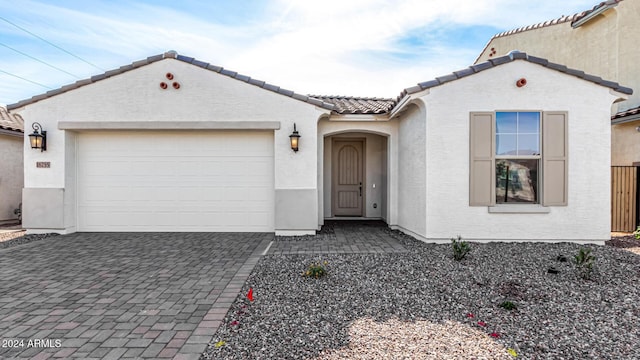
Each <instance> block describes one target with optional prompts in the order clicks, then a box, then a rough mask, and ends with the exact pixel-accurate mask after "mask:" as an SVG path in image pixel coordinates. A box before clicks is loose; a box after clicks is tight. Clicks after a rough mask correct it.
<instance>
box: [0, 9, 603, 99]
mask: <svg viewBox="0 0 640 360" xmlns="http://www.w3.org/2000/svg"><path fill="white" fill-rule="evenodd" d="M597 2H598V1H597V0H565V1H557V0H537V1H531V0H447V1H442V0H404V1H391V0H323V1H312V0H264V1H258V0H249V1H238V0H235V1H234V0H228V1H218V0H210V1H190V0H181V1H165V0H156V1H151V0H147V1H142V0H111V1H97V0H59V1H33V0H19V1H15V0H0V104H11V103H14V102H17V101H19V100H22V99H26V98H29V97H31V96H34V95H38V94H41V93H44V92H46V91H48V90H50V89H55V88H58V87H60V86H63V85H65V84H69V83H72V82H75V81H77V80H78V79H84V78H87V77H90V76H92V75H95V74H99V73H102V72H104V71H105V70H110V69H114V68H118V67H120V66H122V65H125V64H129V63H131V62H133V61H136V60H140V59H144V58H146V57H148V56H152V55H156V54H160V53H163V52H165V51H167V50H176V51H177V52H178V53H180V54H182V55H187V56H191V57H195V58H197V59H199V60H202V61H205V62H209V63H211V64H215V65H218V66H223V67H225V68H228V69H230V70H233V71H237V72H239V73H241V74H244V75H248V76H251V77H253V78H256V79H260V80H264V81H267V82H270V83H272V84H275V85H278V86H281V87H283V88H286V89H289V90H293V91H296V92H298V93H303V94H321V95H352V96H376V97H395V96H397V95H398V94H399V93H400V92H401V91H402V89H404V88H406V87H409V86H412V85H414V84H416V83H418V82H421V81H426V80H430V79H432V78H434V77H436V76H440V75H444V74H447V73H450V72H452V71H455V70H459V69H461V68H464V67H466V66H469V65H471V64H472V63H473V62H474V60H475V58H476V57H477V56H478V54H479V53H480V51H481V50H482V49H483V48H484V46H485V45H486V43H487V42H488V41H489V39H490V38H491V37H492V36H493V35H494V34H496V33H499V32H502V31H505V30H510V29H513V28H517V27H521V26H525V25H530V24H535V23H538V22H542V21H546V20H550V19H554V18H558V17H560V16H561V15H572V14H574V13H577V12H580V11H584V10H587V9H590V8H592V7H593V6H594V5H596V4H597ZM25 30H26V31H25ZM30 33H32V34H35V35H37V36H38V37H40V38H42V39H44V40H46V41H48V42H50V43H53V44H55V45H56V46H58V47H60V48H62V49H64V50H66V51H67V52H70V53H72V54H73V55H75V56H77V57H79V58H81V59H82V60H81V59H78V58H77V57H74V56H72V55H70V54H69V53H67V52H65V51H63V50H60V49H59V48H56V47H54V46H52V45H50V44H49V43H47V42H45V41H43V40H42V39H39V38H38V37H35V36H33V35H32V34H30ZM21 78H22V79H21Z"/></svg>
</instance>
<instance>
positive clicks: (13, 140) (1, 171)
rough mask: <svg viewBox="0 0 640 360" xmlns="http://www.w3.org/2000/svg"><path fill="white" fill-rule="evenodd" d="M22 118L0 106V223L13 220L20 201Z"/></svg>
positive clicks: (22, 177)
mask: <svg viewBox="0 0 640 360" xmlns="http://www.w3.org/2000/svg"><path fill="white" fill-rule="evenodd" d="M23 137H24V120H23V119H22V117H21V116H20V115H18V114H9V112H8V111H7V109H6V108H5V107H3V106H0V224H2V223H6V222H15V221H16V220H17V219H18V214H16V212H15V210H16V209H18V208H19V207H20V202H21V201H22V196H21V194H22V187H23V186H24V168H23V163H22V156H23V153H24V150H23V145H22V143H23Z"/></svg>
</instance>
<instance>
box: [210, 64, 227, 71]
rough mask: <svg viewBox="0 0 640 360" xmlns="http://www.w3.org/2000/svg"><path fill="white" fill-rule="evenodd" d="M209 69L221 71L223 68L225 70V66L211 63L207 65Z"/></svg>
mask: <svg viewBox="0 0 640 360" xmlns="http://www.w3.org/2000/svg"><path fill="white" fill-rule="evenodd" d="M207 70H211V71H215V72H217V73H219V72H221V71H222V70H224V68H222V67H220V66H215V65H211V64H209V65H208V66H207Z"/></svg>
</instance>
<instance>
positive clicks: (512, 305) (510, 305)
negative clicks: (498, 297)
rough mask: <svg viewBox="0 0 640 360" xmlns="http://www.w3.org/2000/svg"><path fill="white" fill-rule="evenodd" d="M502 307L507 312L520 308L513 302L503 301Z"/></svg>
mask: <svg viewBox="0 0 640 360" xmlns="http://www.w3.org/2000/svg"><path fill="white" fill-rule="evenodd" d="M500 307H501V308H503V309H505V310H515V309H517V308H518V307H517V306H516V304H515V303H513V302H511V301H503V302H501V303H500Z"/></svg>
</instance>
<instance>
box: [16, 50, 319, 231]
mask: <svg viewBox="0 0 640 360" xmlns="http://www.w3.org/2000/svg"><path fill="white" fill-rule="evenodd" d="M167 72H171V73H172V74H173V75H174V79H173V81H177V82H179V83H180V85H181V86H180V89H179V90H175V89H173V88H172V87H171V86H170V87H169V88H168V89H166V90H162V89H161V88H160V86H159V83H160V82H161V81H166V78H165V74H166V73H167ZM284 109H286V111H285V110H284ZM13 111H15V112H18V113H20V114H21V115H22V116H23V117H24V118H25V119H27V122H28V123H29V124H25V127H26V128H28V127H30V123H32V122H34V121H37V122H39V123H41V124H42V126H43V128H44V130H47V131H48V133H47V138H48V144H47V147H48V149H47V151H45V152H43V153H40V152H39V151H35V150H31V149H28V148H26V145H25V149H24V150H25V179H26V182H25V187H28V188H65V190H66V191H65V206H64V207H65V209H61V211H63V210H64V211H65V215H66V218H65V226H66V227H67V231H73V227H74V226H75V222H74V220H72V218H73V217H74V216H75V215H74V211H75V204H72V203H74V202H75V192H74V191H75V190H74V191H72V192H71V193H69V190H71V189H74V188H75V183H74V179H75V174H74V173H75V166H74V162H75V155H74V151H75V146H74V145H73V142H74V136H73V135H68V134H66V133H65V131H63V130H58V123H59V122H61V121H83V122H99V121H106V122H133V121H140V122H147V121H149V122H180V121H190V122H204V121H225V122H230V121H235V122H245V121H247V122H248V121H276V122H279V123H280V129H278V130H275V133H274V139H275V149H274V154H275V190H278V191H279V192H278V193H279V194H280V195H282V197H283V199H282V200H286V198H287V196H288V195H287V190H295V191H299V190H306V191H308V192H309V193H313V194H315V193H316V192H317V167H316V163H317V150H316V149H317V138H316V127H317V120H318V118H319V117H320V116H321V115H322V114H325V113H327V110H325V109H321V108H318V107H315V106H314V105H311V104H307V103H304V102H302V101H298V100H295V99H292V98H290V97H287V96H283V95H280V94H276V93H273V92H270V91H267V90H264V89H261V88H258V87H257V86H253V85H250V84H247V83H244V82H242V81H239V80H236V79H232V78H229V77H227V76H224V75H220V74H217V73H214V72H212V71H208V70H204V69H202V68H199V67H196V66H193V65H190V64H187V63H184V62H181V61H178V60H175V59H165V60H162V61H159V62H155V63H152V64H149V65H146V66H143V67H141V68H138V69H135V70H132V71H128V72H126V73H124V74H120V75H117V76H114V77H111V78H107V79H105V80H101V81H98V82H96V83H93V84H89V85H86V86H83V87H80V88H78V89H76V90H73V91H70V92H67V93H63V94H60V95H57V96H54V97H51V98H48V99H45V100H42V101H39V102H36V103H33V104H30V105H27V106H25V107H23V108H20V109H15V110H13ZM294 123H296V126H297V130H298V131H299V133H300V135H301V136H302V137H301V139H300V150H299V151H298V152H293V151H292V150H291V147H290V145H289V135H290V134H291V132H292V131H293V124H294ZM36 161H50V162H51V168H50V169H36V168H35V162H36ZM303 205H304V208H308V209H310V210H309V217H310V219H312V220H311V221H308V222H307V223H315V222H316V220H315V219H316V218H317V212H316V211H313V209H317V203H316V202H315V198H314V201H313V202H310V203H308V204H303ZM282 215H283V216H286V214H282ZM308 230H309V231H312V230H315V229H308Z"/></svg>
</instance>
